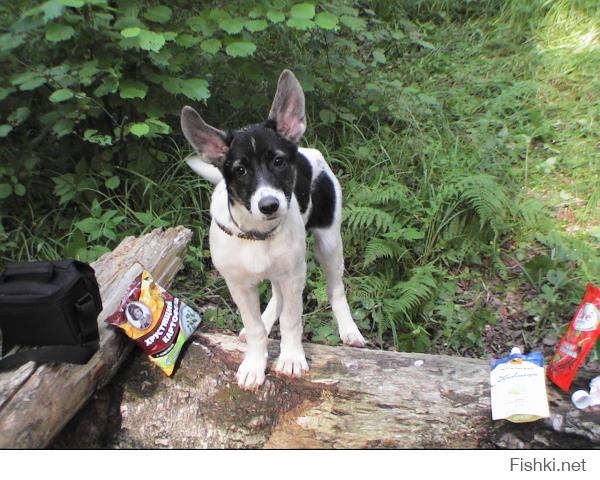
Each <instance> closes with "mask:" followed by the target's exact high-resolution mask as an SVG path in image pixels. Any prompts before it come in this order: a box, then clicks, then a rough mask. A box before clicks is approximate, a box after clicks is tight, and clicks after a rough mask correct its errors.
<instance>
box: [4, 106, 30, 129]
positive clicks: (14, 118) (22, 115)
mask: <svg viewBox="0 0 600 480" xmlns="http://www.w3.org/2000/svg"><path fill="white" fill-rule="evenodd" d="M29 113H30V110H29V108H27V107H19V108H17V109H16V110H15V111H14V112H12V113H11V114H10V115H9V116H8V118H7V120H8V121H9V122H10V123H12V124H13V125H18V124H20V123H23V122H24V121H25V120H27V117H29Z"/></svg>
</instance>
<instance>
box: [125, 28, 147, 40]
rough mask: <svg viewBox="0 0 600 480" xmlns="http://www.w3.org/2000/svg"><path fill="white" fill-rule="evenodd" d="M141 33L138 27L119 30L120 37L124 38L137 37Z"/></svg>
mask: <svg viewBox="0 0 600 480" xmlns="http://www.w3.org/2000/svg"><path fill="white" fill-rule="evenodd" d="M141 32H142V29H141V28H140V27H129V28H124V29H123V30H121V35H122V36H123V37H125V38H133V37H137V36H138V35H139V34H140V33H141Z"/></svg>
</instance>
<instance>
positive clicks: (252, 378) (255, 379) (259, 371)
mask: <svg viewBox="0 0 600 480" xmlns="http://www.w3.org/2000/svg"><path fill="white" fill-rule="evenodd" d="M266 367H267V361H266V359H265V360H262V361H261V360H260V359H255V358H245V359H244V361H243V362H242V364H241V365H240V368H238V371H237V373H236V374H235V377H236V379H237V382H238V385H239V387H240V388H242V389H244V390H254V389H256V388H258V387H260V386H261V385H262V384H263V383H264V382H265V369H266Z"/></svg>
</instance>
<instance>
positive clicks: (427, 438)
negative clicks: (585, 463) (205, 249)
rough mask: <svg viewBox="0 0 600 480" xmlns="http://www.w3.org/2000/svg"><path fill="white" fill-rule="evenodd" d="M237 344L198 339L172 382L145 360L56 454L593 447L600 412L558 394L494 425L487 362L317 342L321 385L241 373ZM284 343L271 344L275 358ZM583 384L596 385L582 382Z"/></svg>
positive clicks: (89, 410) (314, 362) (135, 360)
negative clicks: (530, 413)
mask: <svg viewBox="0 0 600 480" xmlns="http://www.w3.org/2000/svg"><path fill="white" fill-rule="evenodd" d="M244 349H245V345H244V344H242V343H241V342H240V341H239V340H238V339H237V337H232V336H226V335H221V334H214V333H213V334H199V333H196V334H195V335H194V336H193V337H192V341H191V343H190V344H189V345H188V348H187V351H186V352H185V353H184V355H183V356H182V359H181V362H180V365H179V366H178V369H177V370H176V371H175V373H174V375H173V377H171V378H168V377H166V376H165V375H164V374H163V373H162V372H161V371H160V370H159V369H158V368H155V367H153V366H152V365H151V364H150V363H149V362H148V360H147V358H145V356H144V355H142V354H136V355H133V356H132V357H131V359H130V360H129V361H128V363H127V365H126V366H124V368H123V370H122V371H121V372H119V374H118V375H117V377H116V378H115V380H114V381H113V382H112V383H111V384H110V385H109V386H108V387H107V388H105V389H104V390H102V391H101V392H98V393H97V394H96V395H95V399H94V400H93V401H91V402H90V403H89V404H88V405H87V406H86V407H85V408H84V409H83V410H82V412H81V413H80V414H78V415H77V416H76V417H75V418H74V419H73V421H72V422H71V423H70V424H69V425H68V426H67V428H66V429H65V430H64V431H63V432H62V433H61V435H59V437H58V438H57V440H56V442H54V444H53V447H54V448H74V447H80V448H98V447H102V448H498V447H500V448H593V447H596V448H597V447H598V445H600V413H599V412H598V411H589V410H588V411H578V410H576V409H575V408H574V407H572V406H571V404H570V402H569V400H568V396H567V395H565V394H562V393H560V392H558V391H557V390H556V389H555V388H554V387H552V386H549V387H548V393H549V398H550V404H551V412H552V417H551V418H549V419H545V420H540V421H537V422H534V423H527V424H512V423H510V422H506V421H499V422H493V421H492V420H491V414H490V396H489V367H488V363H487V362H486V361H485V360H479V359H470V358H460V357H451V356H443V355H427V354H417V353H396V352H386V351H379V350H368V349H357V348H348V347H328V346H324V345H316V344H306V345H305V351H306V354H307V358H308V362H309V365H310V368H311V371H310V375H309V376H308V377H306V378H301V379H289V378H281V377H277V376H275V375H274V374H273V373H272V372H270V373H269V374H268V375H267V380H266V382H265V384H264V385H263V386H262V387H261V388H260V389H259V390H258V391H256V392H247V391H243V390H240V389H239V388H238V386H237V384H236V382H235V378H234V373H235V371H236V369H237V366H238V365H239V362H240V360H241V358H242V353H243V351H244ZM277 350H278V343H277V342H275V341H270V342H269V358H270V361H272V360H274V359H275V358H277V357H276V355H277ZM582 376H585V374H584V375H582Z"/></svg>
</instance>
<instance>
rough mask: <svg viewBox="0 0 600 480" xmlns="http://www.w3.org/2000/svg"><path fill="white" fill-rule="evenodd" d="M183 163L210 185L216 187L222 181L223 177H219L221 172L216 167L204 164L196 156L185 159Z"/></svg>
mask: <svg viewBox="0 0 600 480" xmlns="http://www.w3.org/2000/svg"><path fill="white" fill-rule="evenodd" d="M185 161H186V163H187V164H188V165H189V166H190V168H191V169H192V170H193V171H194V172H196V173H197V174H198V175H200V176H201V177H202V178H204V179H205V180H208V181H209V182H210V183H212V184H214V185H216V184H217V183H219V182H220V181H221V180H223V175H221V172H220V171H219V169H218V168H217V167H215V166H214V165H211V164H210V163H206V162H204V161H203V160H202V159H201V158H200V157H198V156H197V155H194V156H192V157H189V158H186V160H185Z"/></svg>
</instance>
